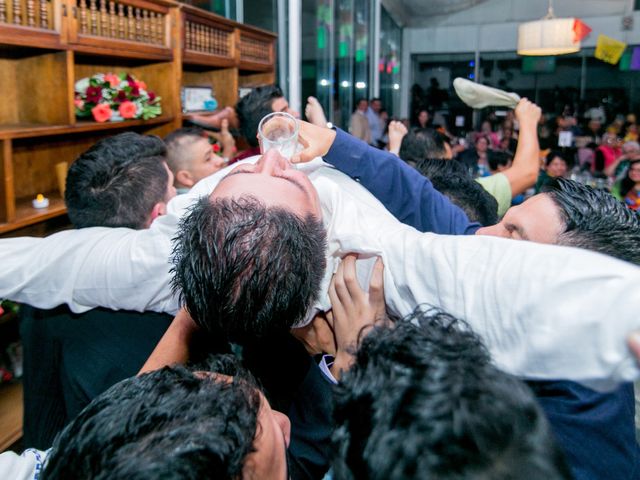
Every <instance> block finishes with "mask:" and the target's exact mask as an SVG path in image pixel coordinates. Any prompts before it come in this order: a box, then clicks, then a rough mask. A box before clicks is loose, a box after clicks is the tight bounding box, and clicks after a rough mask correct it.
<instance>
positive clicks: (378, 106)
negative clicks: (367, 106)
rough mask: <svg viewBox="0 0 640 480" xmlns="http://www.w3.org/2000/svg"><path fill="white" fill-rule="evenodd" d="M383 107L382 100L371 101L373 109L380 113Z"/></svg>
mask: <svg viewBox="0 0 640 480" xmlns="http://www.w3.org/2000/svg"><path fill="white" fill-rule="evenodd" d="M380 109H382V102H381V101H380V100H373V101H372V102H371V110H373V111H374V112H376V113H378V112H379V111H380Z"/></svg>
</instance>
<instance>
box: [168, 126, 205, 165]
mask: <svg viewBox="0 0 640 480" xmlns="http://www.w3.org/2000/svg"><path fill="white" fill-rule="evenodd" d="M203 138H206V134H205V132H204V130H202V129H201V128H199V127H185V128H178V129H177V130H174V131H173V132H171V133H170V134H169V135H167V136H166V137H165V138H164V143H165V145H166V148H167V164H168V165H169V168H170V169H171V171H172V172H173V173H174V174H175V173H176V172H177V171H179V170H185V169H189V167H190V164H191V159H190V158H189V153H190V152H189V151H188V149H187V148H188V147H189V146H190V145H191V144H193V143H194V142H197V141H199V140H202V139H203Z"/></svg>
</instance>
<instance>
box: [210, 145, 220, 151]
mask: <svg viewBox="0 0 640 480" xmlns="http://www.w3.org/2000/svg"><path fill="white" fill-rule="evenodd" d="M211 147H212V148H213V151H214V152H216V153H218V152H219V151H220V145H218V144H217V143H214V144H213V145H212V146H211Z"/></svg>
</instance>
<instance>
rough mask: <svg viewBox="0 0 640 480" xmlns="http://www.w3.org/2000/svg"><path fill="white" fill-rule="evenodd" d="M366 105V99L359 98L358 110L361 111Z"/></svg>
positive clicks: (367, 104) (365, 108) (367, 103)
mask: <svg viewBox="0 0 640 480" xmlns="http://www.w3.org/2000/svg"><path fill="white" fill-rule="evenodd" d="M368 106H369V102H367V101H366V100H360V101H359V102H358V110H360V111H361V112H364V111H366V110H367V107H368Z"/></svg>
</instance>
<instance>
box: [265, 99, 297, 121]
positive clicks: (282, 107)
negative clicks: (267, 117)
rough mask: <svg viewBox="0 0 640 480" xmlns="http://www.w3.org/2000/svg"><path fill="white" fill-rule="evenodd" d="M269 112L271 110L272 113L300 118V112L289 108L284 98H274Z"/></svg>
mask: <svg viewBox="0 0 640 480" xmlns="http://www.w3.org/2000/svg"><path fill="white" fill-rule="evenodd" d="M271 110H273V111H274V112H284V113H288V114H289V115H291V116H292V117H294V118H300V112H296V111H295V110H293V109H292V108H291V107H289V102H288V101H287V99H286V98H284V97H280V98H276V99H275V100H274V101H273V102H272V103H271Z"/></svg>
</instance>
